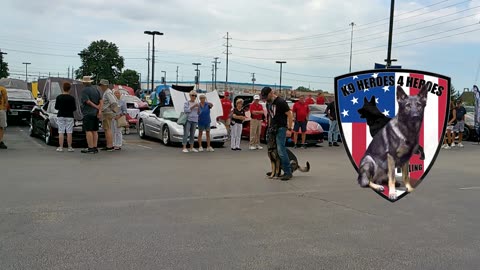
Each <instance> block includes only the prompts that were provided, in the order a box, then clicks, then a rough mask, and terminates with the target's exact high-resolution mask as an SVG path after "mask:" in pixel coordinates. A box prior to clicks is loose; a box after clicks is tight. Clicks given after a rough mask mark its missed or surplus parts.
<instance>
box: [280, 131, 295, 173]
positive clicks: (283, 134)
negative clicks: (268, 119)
mask: <svg viewBox="0 0 480 270" xmlns="http://www.w3.org/2000/svg"><path fill="white" fill-rule="evenodd" d="M276 140H277V151H278V156H279V157H280V161H281V163H282V169H283V172H284V174H285V175H284V178H282V179H285V180H288V179H290V177H291V176H292V168H291V166H290V159H289V158H288V153H287V148H286V147H285V142H286V141H287V129H286V128H284V127H282V128H279V129H278V131H277V136H276ZM287 178H288V179H287Z"/></svg>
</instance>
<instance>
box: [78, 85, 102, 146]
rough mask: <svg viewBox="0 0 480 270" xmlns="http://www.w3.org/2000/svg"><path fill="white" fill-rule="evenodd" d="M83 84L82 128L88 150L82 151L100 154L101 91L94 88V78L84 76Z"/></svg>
mask: <svg viewBox="0 0 480 270" xmlns="http://www.w3.org/2000/svg"><path fill="white" fill-rule="evenodd" d="M81 82H82V83H83V85H85V88H84V89H83V91H82V99H81V101H82V105H81V107H82V108H81V109H82V114H83V121H82V126H83V130H84V131H85V135H86V137H87V144H88V148H87V149H84V150H82V151H81V152H82V153H85V154H96V153H98V148H97V144H98V126H99V119H101V118H102V107H103V99H102V94H101V93H100V91H99V90H98V89H97V88H96V87H93V86H92V82H93V80H92V76H83V78H82V80H81Z"/></svg>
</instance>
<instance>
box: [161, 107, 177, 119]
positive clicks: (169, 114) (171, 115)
mask: <svg viewBox="0 0 480 270" xmlns="http://www.w3.org/2000/svg"><path fill="white" fill-rule="evenodd" d="M161 117H162V118H164V119H168V120H177V119H178V118H179V117H180V113H178V112H177V111H175V109H173V108H172V109H166V110H164V111H162V115H161Z"/></svg>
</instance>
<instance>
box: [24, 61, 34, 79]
mask: <svg viewBox="0 0 480 270" xmlns="http://www.w3.org/2000/svg"><path fill="white" fill-rule="evenodd" d="M22 64H24V65H25V82H27V83H28V65H31V64H32V63H28V62H23V63H22Z"/></svg>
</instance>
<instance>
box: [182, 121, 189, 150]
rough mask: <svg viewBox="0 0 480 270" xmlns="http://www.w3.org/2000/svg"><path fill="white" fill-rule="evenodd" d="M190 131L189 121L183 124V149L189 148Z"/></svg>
mask: <svg viewBox="0 0 480 270" xmlns="http://www.w3.org/2000/svg"><path fill="white" fill-rule="evenodd" d="M189 131H190V122H189V121H187V122H186V123H185V125H183V140H182V145H183V150H187V141H188V132H189Z"/></svg>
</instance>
